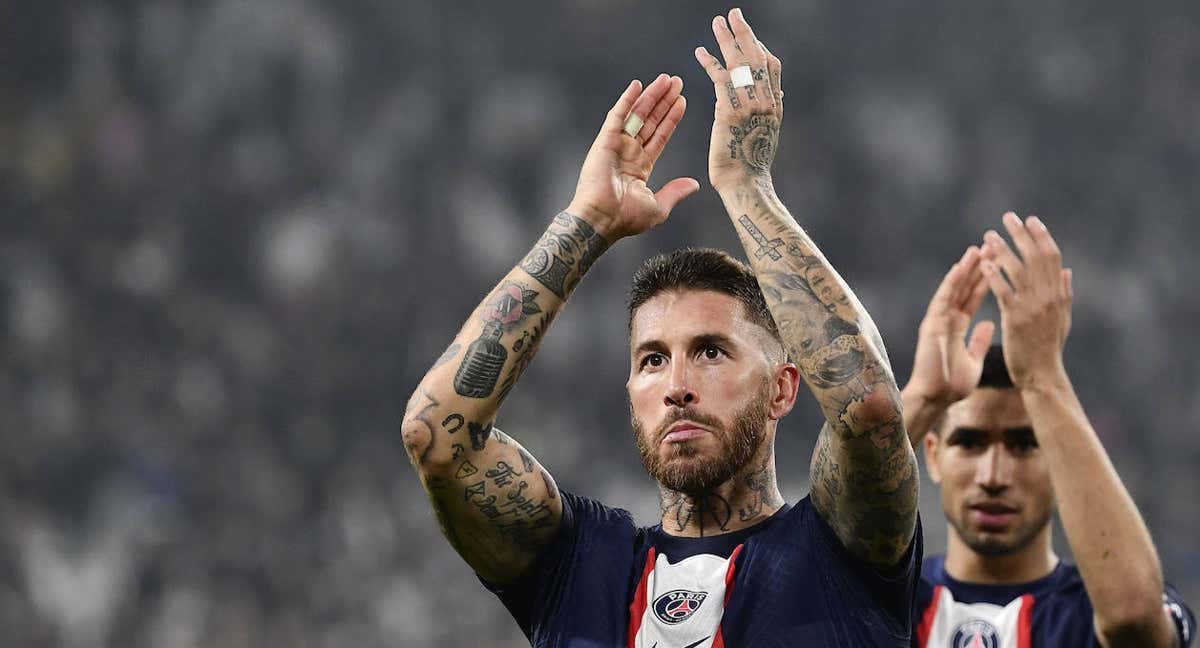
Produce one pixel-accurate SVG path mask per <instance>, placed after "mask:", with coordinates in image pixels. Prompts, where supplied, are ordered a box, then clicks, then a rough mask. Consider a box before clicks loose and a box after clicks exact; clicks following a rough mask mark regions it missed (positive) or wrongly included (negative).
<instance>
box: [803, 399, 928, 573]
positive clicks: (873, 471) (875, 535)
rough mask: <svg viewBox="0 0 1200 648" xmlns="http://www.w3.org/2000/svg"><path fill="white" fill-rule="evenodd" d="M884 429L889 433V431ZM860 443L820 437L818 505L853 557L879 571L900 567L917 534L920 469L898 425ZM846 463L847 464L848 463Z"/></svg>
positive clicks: (815, 481)
mask: <svg viewBox="0 0 1200 648" xmlns="http://www.w3.org/2000/svg"><path fill="white" fill-rule="evenodd" d="M882 427H890V428H892V429H891V430H884V429H882ZM882 427H881V429H879V430H878V431H877V432H876V433H873V434H866V435H863V436H861V437H859V438H857V439H848V438H842V437H839V436H838V435H837V434H835V433H833V431H832V429H831V428H830V427H829V426H826V427H825V428H824V429H823V430H822V431H821V436H820V438H819V439H818V441H817V449H816V452H814V453H813V461H812V474H811V481H812V499H813V505H814V506H815V507H816V509H817V510H818V511H819V512H821V515H822V517H823V518H825V520H826V521H827V522H828V523H829V525H830V527H832V528H833V530H834V533H836V534H837V536H838V538H839V539H840V540H841V541H842V544H843V545H845V547H846V548H847V549H848V550H850V552H851V553H853V554H855V555H856V556H859V557H861V558H863V559H864V560H866V561H868V562H870V563H872V564H875V565H879V566H890V565H894V564H896V561H898V560H899V559H900V558H901V557H902V556H903V555H904V552H905V551H906V550H907V548H908V545H909V542H911V540H912V538H913V533H914V531H915V529H916V517H917V487H918V479H917V469H916V462H915V461H914V459H913V454H912V451H911V449H910V448H909V447H906V446H904V445H903V444H902V443H896V442H894V439H896V438H898V435H896V434H895V429H900V430H901V431H902V430H903V428H902V426H901V424H900V422H899V420H893V421H889V422H887V423H885V424H884V425H883V426H882ZM843 457H844V458H843Z"/></svg>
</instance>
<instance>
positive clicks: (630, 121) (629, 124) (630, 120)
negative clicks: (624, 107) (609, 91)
mask: <svg viewBox="0 0 1200 648" xmlns="http://www.w3.org/2000/svg"><path fill="white" fill-rule="evenodd" d="M642 124H643V122H642V118H641V117H638V116H637V114H636V113H629V116H628V117H626V118H625V132H626V133H629V136H630V137H637V134H638V133H639V132H640V131H641V130H642Z"/></svg>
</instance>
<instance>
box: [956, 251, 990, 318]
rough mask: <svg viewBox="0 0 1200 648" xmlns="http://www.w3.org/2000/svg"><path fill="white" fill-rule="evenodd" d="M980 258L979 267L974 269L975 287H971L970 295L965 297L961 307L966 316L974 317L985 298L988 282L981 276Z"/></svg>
mask: <svg viewBox="0 0 1200 648" xmlns="http://www.w3.org/2000/svg"><path fill="white" fill-rule="evenodd" d="M982 258H983V257H980V265H979V266H977V267H976V269H975V285H973V286H972V287H971V294H970V295H968V296H967V299H966V301H964V302H963V305H962V311H963V312H964V313H966V314H967V315H974V314H975V311H978V310H979V305H980V304H982V303H983V298H984V297H987V293H988V282H987V277H986V276H984V274H983V265H982V263H983V262H982Z"/></svg>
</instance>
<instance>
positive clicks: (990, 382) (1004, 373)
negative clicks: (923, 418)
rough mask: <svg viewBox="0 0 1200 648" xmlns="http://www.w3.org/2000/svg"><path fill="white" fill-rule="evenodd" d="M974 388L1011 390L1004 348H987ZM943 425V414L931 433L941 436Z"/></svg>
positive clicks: (944, 418)
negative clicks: (981, 369)
mask: <svg viewBox="0 0 1200 648" xmlns="http://www.w3.org/2000/svg"><path fill="white" fill-rule="evenodd" d="M976 387H983V388H991V389H1011V388H1012V387H1013V381H1012V376H1010V375H1009V374H1008V365H1006V364H1004V347H1002V346H1000V345H999V344H993V345H992V346H991V347H989V348H988V350H987V355H985V356H983V371H982V372H980V374H979V382H978V383H977V384H976ZM945 424H946V414H945V412H943V413H942V415H941V416H939V417H938V420H937V421H934V423H933V428H932V432H933V433H934V434H936V435H938V436H941V434H942V427H944V426H945Z"/></svg>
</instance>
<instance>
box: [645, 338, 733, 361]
mask: <svg viewBox="0 0 1200 648" xmlns="http://www.w3.org/2000/svg"><path fill="white" fill-rule="evenodd" d="M708 345H712V346H719V347H723V348H725V349H731V348H736V347H737V343H736V342H734V341H733V338H731V337H729V336H728V335H725V334H724V333H701V334H699V335H696V336H694V337H693V338H692V339H690V340H688V346H689V347H690V348H693V349H695V348H697V347H702V346H708ZM666 348H667V345H666V343H665V342H663V341H662V340H657V339H654V340H646V341H645V342H642V343H641V344H639V345H637V348H635V349H634V350H633V355H634V356H639V355H641V354H643V353H645V352H647V351H664V350H666Z"/></svg>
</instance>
